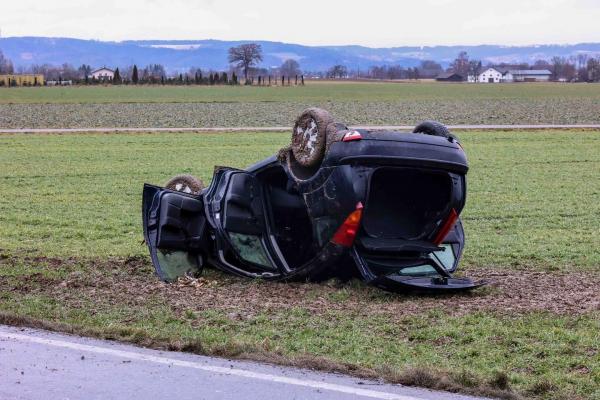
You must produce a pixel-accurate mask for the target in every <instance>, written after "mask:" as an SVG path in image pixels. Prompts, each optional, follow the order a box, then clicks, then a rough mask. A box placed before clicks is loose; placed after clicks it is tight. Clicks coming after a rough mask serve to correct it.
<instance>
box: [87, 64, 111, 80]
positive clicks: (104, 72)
mask: <svg viewBox="0 0 600 400" xmlns="http://www.w3.org/2000/svg"><path fill="white" fill-rule="evenodd" d="M89 77H90V79H96V80H99V81H112V80H113V78H114V77H115V71H113V70H112V69H110V68H106V67H102V68H98V69H96V70H94V71H92V72H91V74H90V76H89Z"/></svg>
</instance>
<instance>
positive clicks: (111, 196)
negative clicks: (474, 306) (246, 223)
mask: <svg viewBox="0 0 600 400" xmlns="http://www.w3.org/2000/svg"><path fill="white" fill-rule="evenodd" d="M460 137H461V139H462V142H463V144H464V146H465V148H466V151H467V154H468V156H469V161H470V166H471V170H470V172H469V174H468V180H469V188H468V193H469V194H468V201H467V207H466V209H465V211H464V214H463V216H464V221H465V229H466V232H467V250H466V253H465V259H464V262H463V264H464V265H466V266H468V267H470V268H471V269H476V268H478V267H491V268H495V269H497V270H498V271H500V272H501V271H503V270H504V269H508V270H518V269H523V268H524V269H528V270H531V269H533V270H545V271H555V270H560V271H580V272H583V273H586V274H588V275H587V276H589V277H590V279H597V272H594V271H595V270H597V266H598V265H600V247H599V246H598V245H597V243H598V241H599V239H600V224H598V221H599V220H600V179H598V177H599V176H600V136H599V135H598V134H597V133H593V132H536V133H532V132H471V133H463V134H461V135H460ZM288 140H289V137H288V135H287V134H280V133H239V134H189V133H182V134H163V133H161V134H159V133H156V134H65V135H3V136H0V190H1V192H2V196H1V197H0V210H2V212H0V322H3V323H25V324H30V325H31V324H34V325H35V324H40V325H39V326H43V327H48V328H52V329H58V330H63V331H71V332H75V333H80V334H86V335H93V336H99V337H106V338H115V339H120V340H127V341H131V342H134V343H138V344H141V345H147V346H154V347H163V348H164V347H166V348H173V349H181V350H186V351H195V352H200V353H206V354H216V355H224V356H231V357H235V356H241V357H249V358H255V359H261V358H264V359H268V360H271V361H276V362H281V363H287V364H294V365H303V366H313V367H316V368H326V369H334V370H339V371H346V372H352V373H355V374H359V375H367V376H383V377H385V378H386V379H389V380H391V381H394V382H402V383H408V384H418V385H425V386H430V387H437V388H442V389H458V390H461V391H463V392H473V393H480V394H493V393H496V394H504V395H507V393H508V394H510V393H509V392H507V391H506V390H505V389H507V388H508V390H513V391H515V392H516V393H519V394H520V395H522V396H525V397H534V398H543V399H555V398H564V399H567V398H568V399H590V398H591V399H600V391H599V389H598V388H599V387H600V372H599V371H600V358H599V357H598V349H599V348H600V342H599V340H600V339H599V336H598V329H599V328H600V324H599V321H600V314H598V313H584V314H579V315H577V314H573V315H555V314H552V313H550V312H540V311H531V312H519V313H511V312H510V311H507V310H502V309H498V310H493V311H481V310H475V311H470V310H469V309H465V310H464V311H463V312H462V313H461V312H456V308H454V307H450V308H448V307H447V306H441V305H440V306H438V307H435V306H434V307H433V308H432V306H431V305H430V303H431V298H423V299H422V301H423V304H424V305H426V304H429V306H428V307H427V309H426V311H423V312H421V313H418V312H417V313H415V312H407V311H406V309H405V308H404V307H405V305H407V304H409V303H411V302H414V301H420V300H415V299H414V298H412V297H403V296H394V295H388V294H384V293H383V292H381V291H379V290H377V289H369V288H365V287H364V286H363V285H361V284H356V283H350V284H346V285H344V286H342V287H340V288H339V289H337V288H335V287H332V286H330V285H308V284H304V285H300V289H298V286H294V285H295V284H292V285H290V286H287V285H286V284H277V285H275V284H271V283H265V282H251V281H244V280H240V279H234V278H228V277H225V276H223V275H221V274H219V273H216V272H213V271H208V273H207V275H206V277H207V278H208V279H209V280H215V281H217V282H218V285H219V286H218V287H217V288H216V289H211V291H209V292H205V291H203V289H199V291H197V292H194V291H193V289H185V288H181V289H178V288H177V287H173V286H170V287H167V286H164V285H160V284H158V283H156V280H155V278H154V277H153V276H152V275H151V269H150V267H149V265H148V260H147V256H146V248H145V246H143V245H141V244H140V242H141V239H142V233H141V220H140V218H141V216H140V200H141V199H140V196H141V187H142V184H143V183H144V182H151V183H162V182H164V181H166V180H167V179H168V178H169V177H170V176H172V175H175V174H178V173H192V174H194V175H197V176H199V177H201V178H202V179H203V180H204V181H205V182H206V183H208V182H209V181H210V179H211V175H212V169H213V166H214V165H215V164H216V165H231V166H234V167H245V166H247V165H249V164H251V163H253V162H255V161H257V160H260V159H262V158H263V157H266V156H269V155H271V154H273V153H274V152H275V151H276V150H277V149H278V148H280V147H281V146H283V145H285V144H287V143H288ZM39 256H53V257H56V258H57V259H58V260H44V259H42V260H38V259H36V257H39ZM111 257H117V258H115V259H113V258H111ZM61 260H62V261H61ZM140 260H142V261H141V265H142V266H141V267H139V268H138V267H127V265H128V263H130V262H133V263H134V264H135V263H136V262H139V261H140ZM550 273H557V272H550ZM189 290H192V291H191V292H190V291H189ZM496 290H498V289H493V288H492V289H487V290H483V291H481V292H479V293H476V294H474V295H473V296H474V297H472V296H465V297H460V296H459V297H456V298H451V299H450V300H451V302H452V304H456V305H457V306H458V305H460V304H461V301H462V300H463V299H464V300H465V302H466V300H467V299H469V301H477V300H478V299H479V296H482V300H484V299H485V298H486V296H488V297H489V298H490V301H492V302H493V294H494V293H495V292H494V291H496ZM290 291H292V292H294V293H298V291H300V293H303V294H302V295H301V296H300V297H295V298H293V299H291V298H290V297H289V293H290ZM303 291H304V292H303ZM206 293H209V294H211V295H210V296H206V297H205V294H206ZM565 295H567V293H565ZM240 296H242V297H243V296H249V297H248V298H247V301H248V302H250V305H248V306H246V307H241V306H239V305H238V303H232V304H229V303H228V302H231V301H233V300H232V299H237V300H238V301H239V297H240ZM256 296H260V297H259V298H260V299H264V301H262V300H261V301H259V302H256V300H253V299H254V298H255V297H256ZM243 298H245V297H243ZM294 299H295V300H294ZM357 299H359V300H357ZM446 300H448V299H446ZM253 301H254V302H255V303H253ZM357 301H359V304H362V305H363V306H364V307H366V306H371V307H373V306H376V307H375V308H377V309H378V308H379V307H381V312H380V313H377V314H371V313H365V312H361V310H362V308H361V307H358V306H356V304H355V303H356V302H357ZM515 301H521V302H527V301H528V299H527V298H523V299H520V300H515ZM290 302H292V303H294V304H290ZM350 302H353V303H352V304H354V305H353V306H350ZM253 304H254V306H253ZM281 304H285V306H280V305H281ZM315 304H320V308H318V309H315V308H314V305H315ZM444 304H446V305H447V304H448V302H447V301H446V302H445V303H444ZM254 307H255V308H254ZM238 311H239V312H242V313H243V315H241V316H239V317H238V316H237V312H238ZM40 321H41V322H40ZM411 371H412V372H411ZM415 371H417V372H415ZM440 377H442V378H440ZM502 390H504V391H503V392H502Z"/></svg>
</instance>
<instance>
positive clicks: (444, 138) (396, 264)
mask: <svg viewBox="0 0 600 400" xmlns="http://www.w3.org/2000/svg"><path fill="white" fill-rule="evenodd" d="M417 128H419V127H417ZM417 128H416V129H415V132H404V133H403V132H375V131H366V130H350V129H348V128H347V127H345V126H344V125H342V124H339V123H336V122H334V121H333V119H332V118H331V117H330V116H329V114H328V113H327V112H325V111H323V110H319V109H309V110H306V111H305V112H304V113H303V114H302V115H301V116H300V117H299V118H298V120H297V121H296V125H295V126H294V131H293V135H292V145H291V146H289V147H287V148H284V149H282V150H281V151H280V152H279V153H278V154H277V155H274V156H272V157H270V158H268V159H266V160H263V161H261V162H259V163H257V164H255V165H253V166H250V167H249V168H247V169H245V170H239V169H235V168H227V167H218V168H216V170H215V173H214V176H213V179H212V182H211V184H210V186H209V187H208V188H205V189H202V188H201V187H202V185H201V184H200V183H199V182H197V181H194V180H193V179H192V178H191V177H189V176H184V177H182V178H179V180H178V179H174V180H172V182H170V183H169V184H167V185H166V187H158V186H154V185H148V184H146V185H145V186H144V194H143V222H144V235H145V240H146V243H147V244H148V246H149V249H150V254H151V258H152V262H153V264H154V266H155V267H156V271H157V274H158V276H159V277H160V278H161V279H163V280H165V281H173V280H175V279H177V277H178V276H181V275H183V274H189V273H194V274H195V273H199V272H200V271H201V270H202V268H203V266H205V265H211V266H214V267H216V268H218V269H221V270H223V271H226V272H229V273H233V274H236V275H240V276H244V277H248V278H261V279H264V280H292V279H296V280H297V279H309V280H321V279H326V278H330V277H333V276H338V277H342V278H351V277H357V278H360V279H362V280H364V281H365V282H367V283H369V284H371V285H374V286H377V287H380V288H382V289H385V290H389V291H406V290H419V291H442V292H448V291H459V290H469V289H473V288H476V287H478V286H481V285H482V284H484V282H473V281H471V280H470V279H468V278H455V277H453V273H454V272H455V271H456V269H457V268H458V263H459V261H460V258H461V255H462V252H463V250H464V242H465V239H464V231H463V227H462V223H461V221H460V217H459V216H460V213H461V211H462V209H463V208H464V205H465V200H466V173H467V171H468V165H467V160H466V156H465V154H464V151H463V150H462V147H461V146H460V144H459V143H458V141H457V139H456V138H455V137H454V136H452V135H451V134H449V132H447V130H443V129H442V128H443V126H441V125H439V124H437V123H426V124H425V125H423V124H422V126H421V128H420V129H421V131H425V132H421V131H419V130H418V129H417ZM436 129H437V131H436ZM444 129H445V128H444ZM432 132H433V133H432ZM315 153H316V155H315Z"/></svg>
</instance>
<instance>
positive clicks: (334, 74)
mask: <svg viewBox="0 0 600 400" xmlns="http://www.w3.org/2000/svg"><path fill="white" fill-rule="evenodd" d="M327 76H328V77H329V78H340V79H341V78H345V77H346V76H348V68H346V66H345V65H340V64H338V65H334V66H333V67H331V68H330V69H329V71H327Z"/></svg>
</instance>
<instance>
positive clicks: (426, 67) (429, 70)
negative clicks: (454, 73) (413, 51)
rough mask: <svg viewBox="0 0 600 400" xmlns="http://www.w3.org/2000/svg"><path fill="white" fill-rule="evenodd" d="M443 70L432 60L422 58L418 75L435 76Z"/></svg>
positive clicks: (424, 76)
mask: <svg viewBox="0 0 600 400" xmlns="http://www.w3.org/2000/svg"><path fill="white" fill-rule="evenodd" d="M442 72H444V69H443V68H442V66H441V65H440V64H438V63H437V62H435V61H432V60H423V61H421V65H420V66H419V75H420V76H421V77H423V78H435V77H436V76H438V75H439V74H441V73H442Z"/></svg>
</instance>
